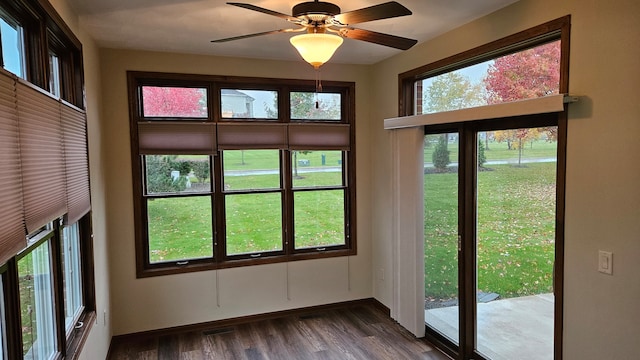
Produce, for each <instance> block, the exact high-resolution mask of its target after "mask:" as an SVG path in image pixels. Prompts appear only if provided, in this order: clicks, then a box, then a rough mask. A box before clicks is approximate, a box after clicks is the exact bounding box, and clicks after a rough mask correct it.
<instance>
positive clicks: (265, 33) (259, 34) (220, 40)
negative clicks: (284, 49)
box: [211, 29, 296, 43]
mask: <svg viewBox="0 0 640 360" xmlns="http://www.w3.org/2000/svg"><path fill="white" fill-rule="evenodd" d="M294 31H296V30H295V29H280V30H271V31H263V32H259V33H255V34H247V35H240V36H234V37H230V38H225V39H218V40H211V42H212V43H223V42H227V41H233V40H240V39H246V38H251V37H256V36H262V35H269V34H277V33H282V32H294Z"/></svg>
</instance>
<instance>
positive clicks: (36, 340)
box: [18, 227, 58, 360]
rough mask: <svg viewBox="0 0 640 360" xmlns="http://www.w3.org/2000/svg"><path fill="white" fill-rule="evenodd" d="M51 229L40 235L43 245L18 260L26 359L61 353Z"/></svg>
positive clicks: (23, 350)
mask: <svg viewBox="0 0 640 360" xmlns="http://www.w3.org/2000/svg"><path fill="white" fill-rule="evenodd" d="M52 236H53V232H52V231H51V228H50V227H47V228H45V229H44V230H42V231H41V233H40V234H38V238H39V237H43V239H42V240H39V242H40V243H39V244H38V245H36V246H35V247H34V248H32V249H30V250H29V252H28V253H27V254H25V255H24V256H23V257H21V258H20V259H19V260H18V284H19V293H20V319H21V324H22V354H23V356H24V358H25V359H33V360H36V359H37V360H41V359H42V360H46V359H49V358H51V357H52V356H53V355H54V354H55V353H56V352H57V351H58V349H57V343H56V319H55V313H54V307H53V303H54V297H53V270H52V267H51V247H50V242H49V239H51V238H52Z"/></svg>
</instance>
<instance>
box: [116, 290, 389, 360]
mask: <svg viewBox="0 0 640 360" xmlns="http://www.w3.org/2000/svg"><path fill="white" fill-rule="evenodd" d="M354 306H373V307H374V308H376V309H378V310H380V311H382V312H383V313H385V314H386V315H387V316H388V315H389V314H390V310H389V308H387V307H386V306H385V305H384V304H382V303H381V302H380V301H378V300H376V299H374V298H367V299H360V300H352V301H344V302H339V303H332V304H325V305H316V306H309V307H305V308H299V309H291V310H283V311H275V312H270V313H265V314H257V315H248V316H241V317H236V318H230V319H222V320H215V321H207V322H202V323H197V324H190V325H182V326H175V327H170V328H165V329H156V330H149V331H141V332H136V333H131V334H124V335H116V336H113V337H112V338H111V345H110V346H109V352H111V347H112V346H113V345H114V344H119V343H127V342H137V341H141V340H145V339H148V338H153V337H159V336H166V335H174V334H177V333H182V332H191V331H205V330H214V329H217V328H224V327H229V326H236V325H240V324H246V323H250V322H256V321H263V320H272V319H277V318H281V317H285V316H304V315H308V314H312V313H317V312H321V311H327V310H335V309H342V308H349V307H354Z"/></svg>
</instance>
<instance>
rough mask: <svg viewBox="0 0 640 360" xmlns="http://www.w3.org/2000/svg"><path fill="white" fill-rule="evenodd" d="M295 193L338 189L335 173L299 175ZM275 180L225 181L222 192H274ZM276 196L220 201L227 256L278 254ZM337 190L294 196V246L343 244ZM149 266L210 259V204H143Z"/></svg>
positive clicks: (180, 200) (191, 200)
mask: <svg viewBox="0 0 640 360" xmlns="http://www.w3.org/2000/svg"><path fill="white" fill-rule="evenodd" d="M302 175H303V176H300V177H298V178H296V179H294V187H295V188H306V187H312V186H321V185H340V184H341V183H342V174H341V173H340V172H317V173H304V174H302ZM278 183H279V181H278V175H246V176H228V177H226V178H225V189H226V191H229V192H232V191H234V190H242V189H257V188H263V187H264V186H267V187H268V188H274V187H277V186H278ZM280 194H281V193H280V192H269V193H260V194H233V195H228V196H227V197H226V209H225V211H226V213H227V222H226V226H227V229H226V236H227V251H228V254H242V253H249V252H263V251H273V250H281V249H282V230H281V229H282V220H281V219H282V214H281V210H280V209H281V206H280V204H281V195H280ZM343 198H344V195H343V190H322V191H300V192H295V195H294V204H295V206H294V207H295V213H294V217H295V229H294V231H295V235H296V246H297V247H298V248H303V247H319V246H326V245H336V244H344V203H343ZM148 201H149V202H148V213H149V247H150V249H149V250H150V260H151V262H152V263H154V262H162V261H178V260H184V259H192V258H202V257H211V256H212V254H213V246H212V242H211V238H212V229H211V216H212V211H211V198H210V197H208V196H191V197H174V198H162V199H150V200H148Z"/></svg>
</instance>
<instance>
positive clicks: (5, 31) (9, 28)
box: [0, 12, 26, 78]
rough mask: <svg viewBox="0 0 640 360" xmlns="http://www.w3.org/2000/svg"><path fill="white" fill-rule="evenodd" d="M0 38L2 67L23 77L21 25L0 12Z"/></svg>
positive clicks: (23, 58) (23, 60)
mask: <svg viewBox="0 0 640 360" xmlns="http://www.w3.org/2000/svg"><path fill="white" fill-rule="evenodd" d="M0 39H1V40H2V43H1V45H2V67H3V68H5V69H6V70H8V71H10V72H12V73H14V74H16V75H17V76H18V77H21V78H24V77H25V75H26V74H25V55H24V35H23V31H22V27H21V26H20V25H19V24H18V23H17V22H15V21H13V20H12V19H10V18H8V17H4V16H2V13H1V12H0Z"/></svg>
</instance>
